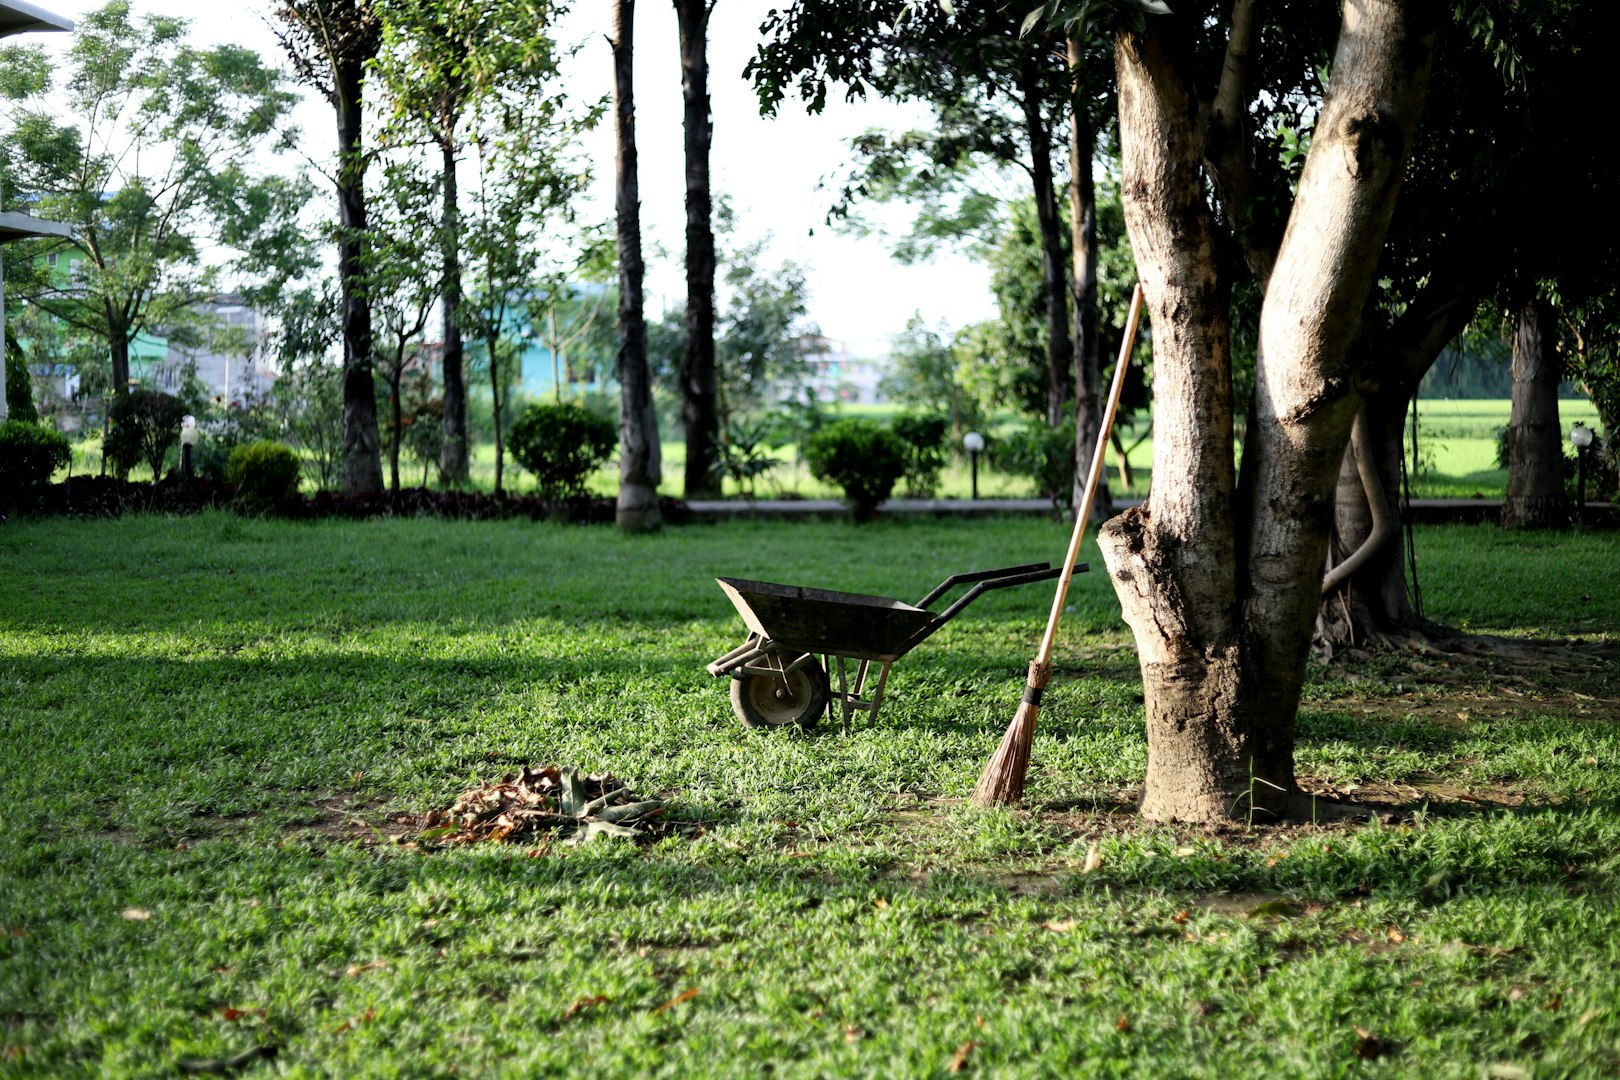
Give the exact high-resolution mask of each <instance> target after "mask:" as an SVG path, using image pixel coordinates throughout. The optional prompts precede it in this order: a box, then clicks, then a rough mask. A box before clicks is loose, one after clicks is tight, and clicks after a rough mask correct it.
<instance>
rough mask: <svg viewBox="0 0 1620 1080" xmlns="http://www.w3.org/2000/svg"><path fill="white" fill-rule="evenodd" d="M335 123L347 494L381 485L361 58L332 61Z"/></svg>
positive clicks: (367, 492)
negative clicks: (368, 285)
mask: <svg viewBox="0 0 1620 1080" xmlns="http://www.w3.org/2000/svg"><path fill="white" fill-rule="evenodd" d="M333 76H334V79H333V83H334V85H333V90H334V97H335V99H336V100H335V104H336V107H337V124H338V171H337V196H338V225H339V230H338V278H339V281H340V283H341V286H342V305H343V315H342V321H343V490H344V492H345V493H347V494H350V495H359V494H370V493H373V492H378V491H381V490H382V489H383V475H382V447H381V439H380V437H379V434H378V431H377V384H376V380H375V379H374V378H373V374H372V356H371V297H370V296H369V295H368V293H367V289H366V283H365V275H366V265H365V244H366V230H367V228H368V227H369V226H368V224H367V221H366V193H365V173H366V158H365V149H364V146H363V145H362V142H361V139H362V124H363V120H364V116H363V110H362V107H361V87H362V80H363V79H364V76H365V67H364V63H363V61H362V60H360V59H358V58H352V57H344V58H342V59H340V60H339V61H338V62H337V63H336V64H335V65H334V71H333Z"/></svg>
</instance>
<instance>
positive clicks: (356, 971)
mask: <svg viewBox="0 0 1620 1080" xmlns="http://www.w3.org/2000/svg"><path fill="white" fill-rule="evenodd" d="M387 968H388V961H386V960H370V961H367V962H366V963H364V964H350V965H349V966H348V967H346V968H344V969H343V974H345V975H347V976H348V977H349V978H351V979H353V978H357V977H359V976H361V975H364V974H365V973H366V972H368V971H385V970H387Z"/></svg>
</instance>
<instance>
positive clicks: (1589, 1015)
mask: <svg viewBox="0 0 1620 1080" xmlns="http://www.w3.org/2000/svg"><path fill="white" fill-rule="evenodd" d="M1602 1015H1603V1007H1602V1006H1600V1005H1594V1006H1592V1007H1591V1008H1590V1009H1587V1010H1586V1011H1585V1012H1583V1013H1581V1018H1580V1019H1579V1020H1577V1021H1575V1022H1576V1023H1577V1024H1579V1025H1581V1026H1582V1027H1584V1026H1586V1025H1587V1024H1590V1023H1591V1022H1592V1021H1593V1020H1596V1019H1597V1018H1598V1017H1600V1016H1602Z"/></svg>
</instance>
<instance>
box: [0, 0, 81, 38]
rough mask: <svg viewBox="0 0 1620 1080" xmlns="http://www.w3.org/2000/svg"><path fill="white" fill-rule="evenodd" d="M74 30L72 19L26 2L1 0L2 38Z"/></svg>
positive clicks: (0, 21) (21, 0) (0, 30)
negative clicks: (13, 35)
mask: <svg viewBox="0 0 1620 1080" xmlns="http://www.w3.org/2000/svg"><path fill="white" fill-rule="evenodd" d="M72 29H73V20H72V19H69V18H67V17H65V16H62V15H57V14H55V13H54V12H50V11H46V10H45V9H44V8H40V7H35V6H34V5H33V4H30V3H27V2H26V0H0V37H10V36H11V35H12V34H32V33H39V32H41V31H52V30H55V31H61V30H72Z"/></svg>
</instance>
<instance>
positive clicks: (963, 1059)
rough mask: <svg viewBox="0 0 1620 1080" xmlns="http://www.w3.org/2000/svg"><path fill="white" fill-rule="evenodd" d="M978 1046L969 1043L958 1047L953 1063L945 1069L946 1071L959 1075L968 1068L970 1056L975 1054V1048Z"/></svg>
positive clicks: (953, 1055) (952, 1057) (952, 1059)
mask: <svg viewBox="0 0 1620 1080" xmlns="http://www.w3.org/2000/svg"><path fill="white" fill-rule="evenodd" d="M978 1045H979V1044H978V1043H976V1042H971V1041H969V1042H965V1043H963V1044H962V1045H961V1046H958V1047H957V1048H956V1053H954V1054H952V1055H951V1063H950V1064H949V1065H947V1066H946V1067H945V1071H946V1072H953V1073H959V1072H961V1071H962V1070H963V1069H965V1068H967V1063H968V1056H969V1055H970V1054H972V1053H973V1048H974V1047H975V1046H978Z"/></svg>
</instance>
